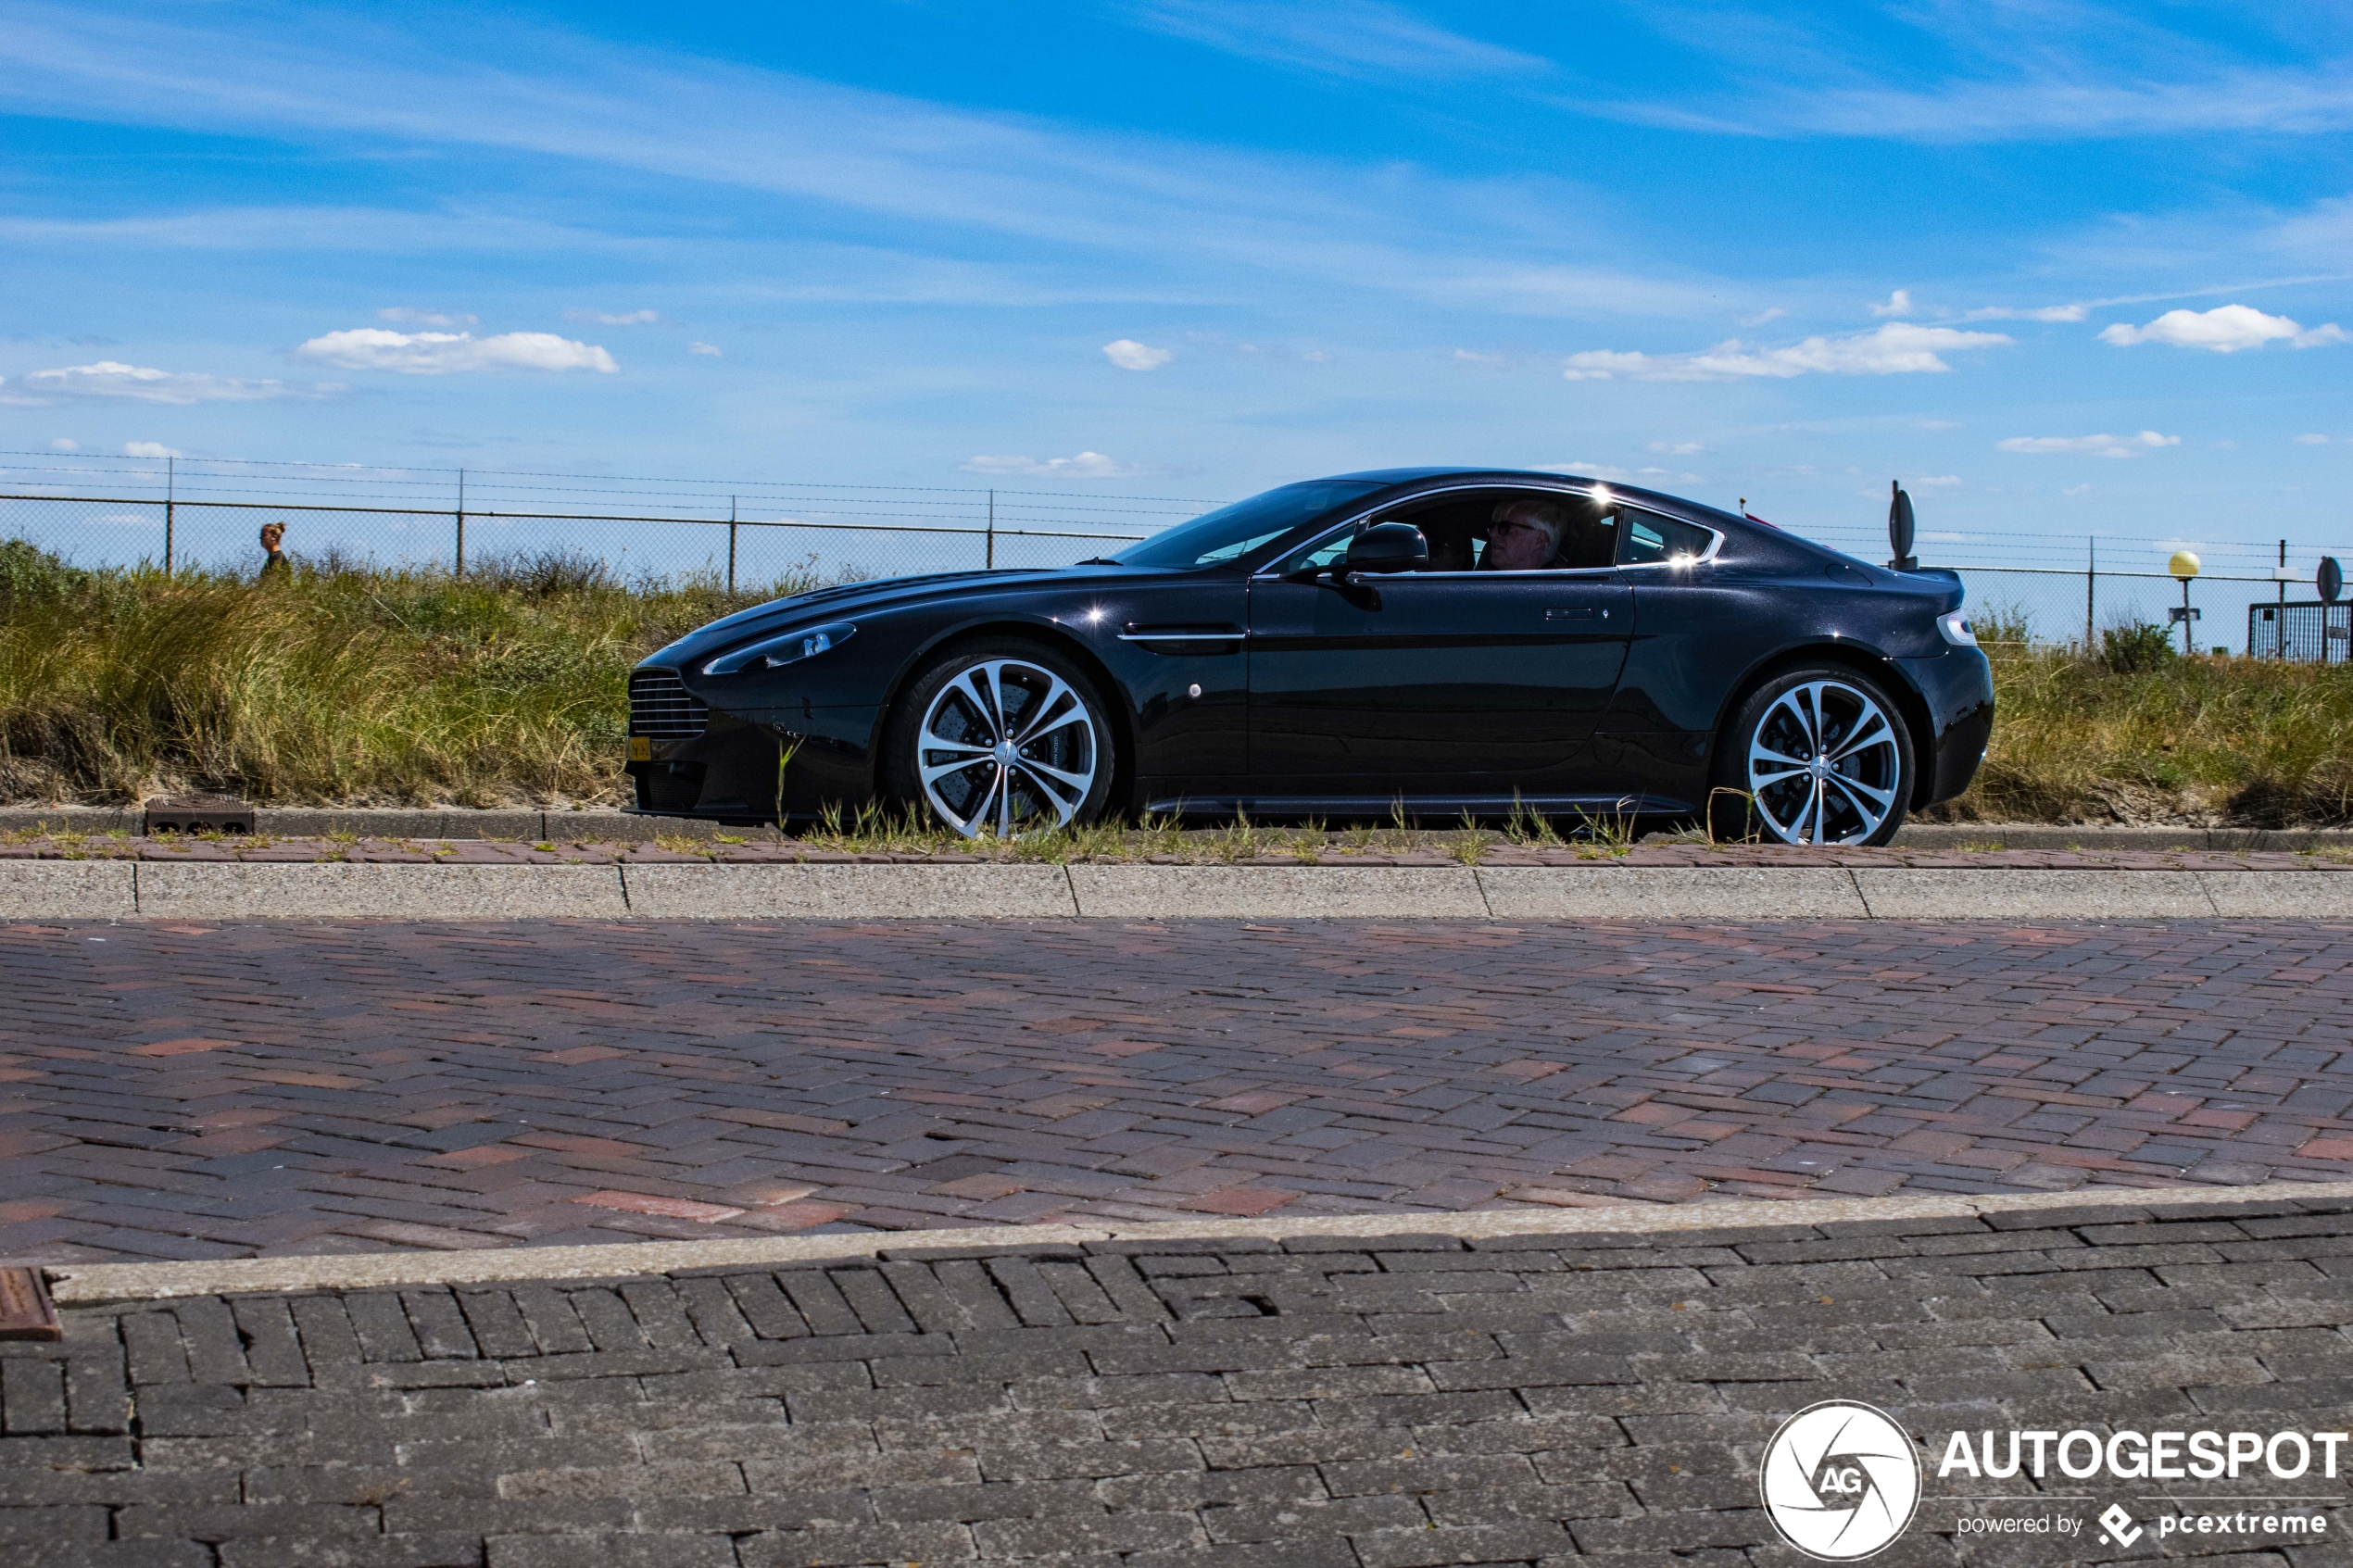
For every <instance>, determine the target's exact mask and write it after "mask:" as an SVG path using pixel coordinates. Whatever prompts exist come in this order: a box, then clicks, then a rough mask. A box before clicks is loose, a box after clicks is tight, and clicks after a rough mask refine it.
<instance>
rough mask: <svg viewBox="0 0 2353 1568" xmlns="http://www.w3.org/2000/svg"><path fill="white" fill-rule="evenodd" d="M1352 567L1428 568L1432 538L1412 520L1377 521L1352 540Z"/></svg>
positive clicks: (1349, 564)
mask: <svg viewBox="0 0 2353 1568" xmlns="http://www.w3.org/2000/svg"><path fill="white" fill-rule="evenodd" d="M1345 565H1346V568H1347V570H1348V571H1428V570H1429V541H1428V539H1426V538H1424V537H1423V536H1422V531H1421V530H1420V529H1418V528H1416V527H1415V526H1414V525H1413V524H1412V523H1410V522H1377V523H1375V524H1373V525H1372V526H1371V527H1370V528H1367V529H1366V530H1365V532H1364V533H1359V534H1358V535H1356V537H1355V538H1354V539H1353V540H1351V541H1350V542H1349V546H1348V554H1347V556H1346V558H1345Z"/></svg>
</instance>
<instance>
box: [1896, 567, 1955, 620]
mask: <svg viewBox="0 0 2353 1568" xmlns="http://www.w3.org/2000/svg"><path fill="white" fill-rule="evenodd" d="M1897 575H1898V576H1901V577H1932V578H1934V579H1936V581H1938V582H1939V583H1951V584H1952V585H1953V596H1952V597H1951V598H1949V599H1946V600H1945V601H1944V608H1945V609H1946V610H1947V611H1948V612H1949V611H1952V610H1957V609H1958V608H1961V601H1962V600H1964V599H1966V598H1968V597H1969V585H1968V584H1967V583H1963V582H1962V581H1961V574H1960V573H1959V572H1957V571H1954V570H1953V569H1952V568H1951V567H1949V566H1916V567H1914V568H1912V570H1911V571H1905V572H1898V573H1897Z"/></svg>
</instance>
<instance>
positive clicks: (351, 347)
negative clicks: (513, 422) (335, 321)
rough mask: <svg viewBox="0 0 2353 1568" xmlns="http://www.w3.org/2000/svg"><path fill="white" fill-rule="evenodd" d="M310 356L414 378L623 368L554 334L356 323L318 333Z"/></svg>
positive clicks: (590, 347)
mask: <svg viewBox="0 0 2353 1568" xmlns="http://www.w3.org/2000/svg"><path fill="white" fill-rule="evenodd" d="M295 352H296V354H299V355H301V356H302V357H303V358H306V359H323V360H325V361H326V362H327V363H329V364H331V365H342V366H344V367H346V368H347V369H350V370H398V371H401V372H402V373H403V374H406V375H412V376H438V375H446V374H447V373H449V372H451V371H453V370H598V371H601V372H603V373H604V374H606V375H610V374H612V373H613V372H614V371H616V370H620V369H621V367H620V366H618V365H616V364H614V363H613V360H612V356H611V355H610V354H608V353H606V352H605V351H604V350H603V349H601V348H599V347H598V346H596V345H594V344H586V343H581V342H578V341H576V340H574V339H572V338H565V337H558V336H557V335H556V334H555V333H553V332H500V333H499V334H498V335H497V336H496V337H484V338H478V337H476V336H474V335H473V334H472V332H386V331H385V330H384V329H383V328H382V327H354V328H352V329H351V330H349V331H348V332H328V333H325V334H324V335H322V336H320V337H314V338H312V339H311V340H310V341H309V342H308V343H306V344H304V345H302V346H301V347H299V348H297V349H296V350H295Z"/></svg>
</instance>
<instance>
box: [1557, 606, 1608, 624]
mask: <svg viewBox="0 0 2353 1568" xmlns="http://www.w3.org/2000/svg"><path fill="white" fill-rule="evenodd" d="M1544 619H1545V620H1547V621H1592V620H1595V619H1599V620H1603V621H1607V620H1608V619H1609V611H1607V610H1605V609H1595V608H1593V607H1592V605H1575V606H1571V607H1570V608H1566V609H1548V610H1546V611H1545V612H1544Z"/></svg>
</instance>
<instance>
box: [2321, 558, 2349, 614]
mask: <svg viewBox="0 0 2353 1568" xmlns="http://www.w3.org/2000/svg"><path fill="white" fill-rule="evenodd" d="M2319 587H2320V590H2321V597H2322V598H2324V599H2326V600H2327V601H2328V602H2329V603H2331V604H2334V603H2336V596H2337V595H2339V594H2341V593H2343V592H2345V569H2344V568H2343V567H2341V566H2339V565H2337V564H2336V558H2335V557H2334V556H2322V558H2321V573H2320V578H2319Z"/></svg>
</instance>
